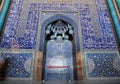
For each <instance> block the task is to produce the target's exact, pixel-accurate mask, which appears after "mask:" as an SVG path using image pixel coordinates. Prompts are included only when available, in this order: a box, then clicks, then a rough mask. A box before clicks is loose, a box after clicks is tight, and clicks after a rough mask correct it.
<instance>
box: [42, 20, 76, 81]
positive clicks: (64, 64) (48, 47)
mask: <svg viewBox="0 0 120 84" xmlns="http://www.w3.org/2000/svg"><path fill="white" fill-rule="evenodd" d="M44 36H45V39H44V53H43V55H44V57H43V66H44V68H43V80H74V75H75V73H74V68H75V65H74V63H75V60H74V58H75V55H76V53H75V50H74V48H75V45H74V44H75V43H74V28H73V26H72V25H71V24H69V23H67V22H65V21H63V20H61V19H58V20H56V21H53V22H51V23H49V24H48V25H47V26H46V28H45V35H44Z"/></svg>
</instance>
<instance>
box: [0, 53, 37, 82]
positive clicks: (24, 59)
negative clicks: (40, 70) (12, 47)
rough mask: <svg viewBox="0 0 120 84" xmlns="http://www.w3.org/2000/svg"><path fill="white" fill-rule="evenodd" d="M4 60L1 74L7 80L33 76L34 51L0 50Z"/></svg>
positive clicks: (25, 78) (29, 78)
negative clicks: (3, 68)
mask: <svg viewBox="0 0 120 84" xmlns="http://www.w3.org/2000/svg"><path fill="white" fill-rule="evenodd" d="M0 56H1V57H2V58H4V59H5V60H6V66H5V71H3V73H2V74H1V76H2V78H3V79H8V80H31V79H32V78H33V64H34V56H35V53H34V52H8V51H7V52H5V51H4V52H1V53H0Z"/></svg>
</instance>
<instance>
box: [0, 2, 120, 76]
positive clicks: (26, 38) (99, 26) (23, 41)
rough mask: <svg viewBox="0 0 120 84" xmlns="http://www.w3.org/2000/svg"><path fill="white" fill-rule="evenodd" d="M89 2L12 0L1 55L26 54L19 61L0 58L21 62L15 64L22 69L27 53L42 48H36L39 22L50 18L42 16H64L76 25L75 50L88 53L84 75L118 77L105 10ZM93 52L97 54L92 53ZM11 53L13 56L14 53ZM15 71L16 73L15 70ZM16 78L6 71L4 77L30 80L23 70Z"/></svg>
mask: <svg viewBox="0 0 120 84" xmlns="http://www.w3.org/2000/svg"><path fill="white" fill-rule="evenodd" d="M90 1H91V3H90V4H88V3H87V4H86V3H84V1H83V3H82V2H81V3H73V4H72V3H68V4H67V3H41V2H40V1H36V2H35V1H34V2H33V1H29V0H28V1H27V0H13V3H12V7H11V10H10V15H9V17H8V21H7V24H6V27H5V32H4V35H3V38H2V41H1V44H0V48H1V50H3V51H4V49H5V50H6V49H8V50H11V48H12V49H14V48H15V49H16V48H18V49H20V51H21V50H22V49H25V53H26V54H22V53H21V58H19V60H18V57H20V56H19V54H11V53H7V52H5V53H3V54H2V55H3V57H6V56H8V55H9V56H10V57H11V58H13V57H14V60H15V62H16V63H17V62H19V61H20V60H23V63H22V64H19V63H18V65H19V66H22V65H24V63H25V61H26V60H27V58H26V57H28V58H30V57H31V56H32V54H27V51H29V50H33V51H36V50H42V49H41V47H42V46H40V45H41V44H40V40H41V39H44V38H41V30H42V29H44V28H43V27H41V26H42V22H44V21H47V20H46V19H47V18H50V17H47V16H46V17H45V14H50V15H51V14H52V15H53V16H55V15H58V14H61V15H62V16H66V17H67V18H68V20H69V19H72V20H73V22H76V24H78V25H77V26H78V27H77V26H76V27H77V31H78V34H77V36H78V37H77V38H76V39H78V40H76V41H77V42H78V44H79V45H78V46H77V47H79V48H80V49H79V50H83V53H84V52H86V51H89V53H86V54H85V55H84V56H83V57H84V58H86V59H85V65H86V73H87V75H88V76H87V77H88V78H95V77H97V78H100V77H101V76H102V78H106V77H120V72H119V67H120V66H119V63H118V61H119V60H117V61H116V58H117V57H119V54H118V53H116V52H117V51H118V50H117V43H116V41H115V36H114V33H113V29H112V24H111V21H110V17H109V14H108V11H107V7H106V5H105V2H104V0H90ZM51 11H53V12H51ZM60 11H62V12H60ZM69 12H72V13H69ZM44 17H45V18H44ZM51 17H52V16H51ZM66 17H65V18H66ZM76 17H77V18H76ZM70 21H71V20H70ZM71 22H72V21H71ZM45 25H47V24H44V25H43V26H45ZM77 31H76V32H77ZM76 32H75V33H76ZM43 34H44V33H43ZM43 34H42V35H43ZM104 50H105V51H106V52H105V53H104V52H102V51H104ZM111 50H114V51H116V52H113V53H111ZM95 51H97V52H98V53H94V52H95ZM12 53H14V51H13V52H12ZM11 58H9V59H11ZM17 60H18V61H17ZM96 60H98V62H96ZM105 60H106V61H105ZM89 62H90V65H89ZM109 62H110V63H109ZM13 63H14V62H13ZM109 65H110V66H109ZM116 65H117V66H116ZM10 66H11V67H13V68H14V67H16V66H17V65H16V66H13V64H11V65H10ZM98 66H100V67H101V68H102V69H101V68H99V69H97V68H98ZM22 67H23V66H22ZM104 67H105V68H104ZM106 67H108V68H106ZM17 69H18V71H19V70H20V68H19V67H18V68H17ZM103 69H104V70H103ZM107 69H109V70H110V71H111V73H110V72H107ZM21 71H22V70H21ZM103 72H104V73H103ZM23 73H25V74H23ZM31 73H32V72H31ZM11 74H12V75H11ZM16 74H17V72H16V73H15V74H13V73H12V72H11V71H10V70H9V72H8V73H7V76H8V77H13V78H14V77H20V78H30V77H31V75H30V73H28V72H26V71H25V70H23V71H22V72H21V74H20V73H18V74H17V75H16Z"/></svg>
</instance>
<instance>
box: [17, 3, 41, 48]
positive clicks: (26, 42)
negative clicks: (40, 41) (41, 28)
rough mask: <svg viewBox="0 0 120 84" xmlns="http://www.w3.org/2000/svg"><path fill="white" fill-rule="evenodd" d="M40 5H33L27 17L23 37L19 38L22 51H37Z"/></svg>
mask: <svg viewBox="0 0 120 84" xmlns="http://www.w3.org/2000/svg"><path fill="white" fill-rule="evenodd" d="M39 5H40V4H35V3H34V4H31V6H30V10H29V13H28V17H27V24H26V27H25V28H24V30H23V32H22V35H23V36H22V37H18V44H19V48H20V49H35V48H36V41H37V39H36V38H37V31H38V22H39V14H40V11H39V9H40V6H39Z"/></svg>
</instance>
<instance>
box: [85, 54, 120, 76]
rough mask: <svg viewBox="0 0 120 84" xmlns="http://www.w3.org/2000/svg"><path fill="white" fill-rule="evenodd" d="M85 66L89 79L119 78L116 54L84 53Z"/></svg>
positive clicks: (119, 69)
mask: <svg viewBox="0 0 120 84" xmlns="http://www.w3.org/2000/svg"><path fill="white" fill-rule="evenodd" d="M86 64H87V66H86V67H87V75H88V77H90V78H105V77H106V78H107V77H108V78H110V77H120V58H119V55H118V53H104V52H103V53H92V52H91V53H86Z"/></svg>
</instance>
